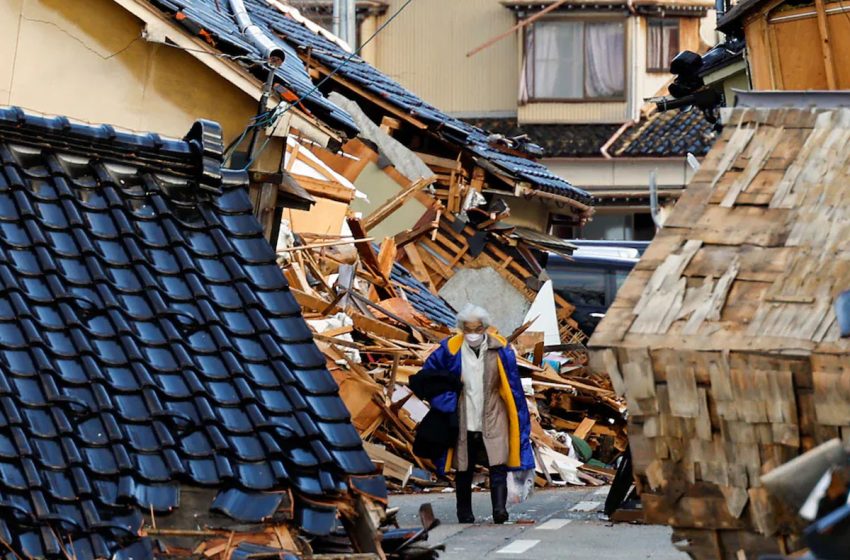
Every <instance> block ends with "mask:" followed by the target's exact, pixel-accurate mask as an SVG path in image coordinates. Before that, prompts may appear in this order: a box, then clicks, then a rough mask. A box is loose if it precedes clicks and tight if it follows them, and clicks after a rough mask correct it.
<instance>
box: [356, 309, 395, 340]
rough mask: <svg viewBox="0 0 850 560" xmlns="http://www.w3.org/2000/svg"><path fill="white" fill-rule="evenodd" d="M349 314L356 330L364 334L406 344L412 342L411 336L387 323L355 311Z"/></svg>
mask: <svg viewBox="0 0 850 560" xmlns="http://www.w3.org/2000/svg"><path fill="white" fill-rule="evenodd" d="M349 314H350V315H351V319H352V320H353V321H354V328H355V329H356V330H358V331H361V332H363V333H364V334H368V335H377V336H380V337H382V338H389V339H392V340H403V341H405V342H406V341H408V340H410V336H409V335H408V334H407V332H406V331H404V330H402V329H400V328H398V327H394V326H392V325H390V324H389V323H387V322H386V321H379V320H378V319H373V318H371V317H367V316H366V315H363V314H361V313H356V312H353V311H351V312H349Z"/></svg>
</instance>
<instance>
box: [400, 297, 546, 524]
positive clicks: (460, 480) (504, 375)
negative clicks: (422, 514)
mask: <svg viewBox="0 0 850 560" xmlns="http://www.w3.org/2000/svg"><path fill="white" fill-rule="evenodd" d="M457 326H458V330H459V331H460V332H459V333H458V334H457V335H455V336H452V337H450V338H447V339H446V340H443V341H442V342H441V343H440V346H439V348H437V349H436V350H435V351H434V352H433V353H432V354H431V355H430V356H429V357H428V359H427V360H426V361H425V365H424V366H423V368H422V371H421V372H420V373H419V374H417V376H416V377H419V379H418V384H417V385H419V386H420V387H428V388H429V389H430V394H426V395H425V396H424V397H423V398H427V399H428V400H429V401H430V403H431V407H432V409H436V410H437V411H439V412H438V413H437V414H443V415H453V414H454V415H456V422H457V440H456V442H455V443H454V446H453V447H451V446H450V448H449V449H447V450H446V452H445V454H444V455H442V456H440V457H438V458H436V460H435V462H436V463H437V467H438V468H439V469H440V470H441V471H443V472H446V471H448V470H450V469H451V468H454V469H455V470H456V475H455V486H456V495H457V517H458V521H459V522H460V523H473V522H474V521H475V517H474V515H473V513H472V476H473V473H474V471H475V466H476V465H481V466H484V467H487V468H488V470H489V473H490V500H491V502H492V505H493V521H494V523H504V522H505V521H507V520H508V511H507V507H506V504H507V496H508V488H507V477H508V471H509V470H526V469H530V468H533V467H534V458H533V453H532V450H531V441H530V437H529V436H530V432H531V425H530V422H529V416H528V406H527V405H526V402H525V395H524V394H523V390H522V383H521V381H520V377H519V371H518V369H517V363H516V355H515V354H514V351H513V350H512V349H511V348H510V347H509V346H508V343H507V341H506V340H505V339H504V338H503V337H501V336H499V335H498V334H493V333H488V328H489V327H490V317H489V314H488V313H487V311H486V310H484V309H482V308H480V307H477V306H474V305H467V306H466V307H465V308H464V309H463V310H461V312H460V313H459V314H458V322H457ZM441 378H442V379H441ZM446 378H448V380H449V381H452V380H454V381H455V382H457V381H459V383H456V384H455V389H456V390H452V389H451V388H450V385H447V384H446V383H444V382H443V381H445V380H446ZM411 381H413V380H411ZM413 387H414V383H411V388H413ZM436 387H441V388H440V389H436V391H443V392H439V393H437V394H434V392H435V388H436ZM443 388H446V389H448V390H443ZM414 391H416V389H415V388H414ZM425 392H426V393H427V392H428V391H427V390H426V391H425ZM417 435H418V434H417Z"/></svg>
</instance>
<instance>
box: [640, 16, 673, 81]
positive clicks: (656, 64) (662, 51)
mask: <svg viewBox="0 0 850 560" xmlns="http://www.w3.org/2000/svg"><path fill="white" fill-rule="evenodd" d="M646 29H647V31H646V69H647V70H648V71H649V72H669V71H670V62H671V61H672V60H673V57H674V56H676V55H677V54H679V20H678V19H662V18H650V19H649V20H648V21H647V26H646Z"/></svg>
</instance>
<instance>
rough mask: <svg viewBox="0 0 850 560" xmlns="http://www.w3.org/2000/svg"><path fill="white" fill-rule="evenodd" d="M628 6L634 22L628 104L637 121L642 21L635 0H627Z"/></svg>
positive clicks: (629, 116) (638, 112)
mask: <svg viewBox="0 0 850 560" xmlns="http://www.w3.org/2000/svg"><path fill="white" fill-rule="evenodd" d="M626 7H627V8H628V10H629V14H630V15H631V17H630V18H629V21H631V22H632V25H631V29H630V35H631V37H630V38H631V43H632V48H631V49H629V50H630V55H631V62H632V64H631V72H630V75H629V87H630V88H631V91H630V92H629V104H628V111H629V114H628V118H630V119H632V120H633V121H636V120H638V119H640V107H641V103H640V101H638V97H637V96H638V32H639V31H640V22H639V21H638V17H639V16H638V13H637V9H636V8H635V4H634V0H626Z"/></svg>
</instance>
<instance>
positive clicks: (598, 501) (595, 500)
mask: <svg viewBox="0 0 850 560" xmlns="http://www.w3.org/2000/svg"><path fill="white" fill-rule="evenodd" d="M607 492H608V488H607V487H602V488H589V489H588V488H572V487H571V488H564V489H557V490H543V491H538V492H536V493H535V494H534V495H533V496H532V497H531V499H530V500H529V501H528V502H526V503H524V504H520V505H517V506H513V507H512V508H511V521H512V522H511V523H510V524H506V525H501V526H499V525H493V523H492V522H493V520H492V515H491V511H490V495H489V494H488V493H486V492H479V493H475V494H474V495H473V509H474V511H475V513H476V523H475V525H459V524H458V523H457V518H456V516H455V513H454V504H455V499H454V494H441V493H433V494H410V495H402V496H392V497H390V505H391V506H396V507H399V508H400V511H399V516H398V519H399V522H400V523H401V525H402V526H405V527H415V526H418V525H419V517H418V510H419V505H420V504H422V503H425V502H431V505H432V506H433V508H434V513H435V514H436V515H437V517H438V518H439V519H440V520H441V521H442V523H443V524H442V525H441V526H440V527H438V528H437V529H436V530H435V531H434V532H432V533H431V536H430V539H429V542H430V543H433V544H436V543H445V545H446V551H445V552H444V553H443V554H442V555H441V556H440V558H442V559H446V560H455V559H458V560H473V559H476V558H494V559H499V560H510V559H511V558H522V559H523V560H554V559H556V558H557V559H561V558H568V559H569V560H609V559H610V560H615V559H616V560H621V559H629V560H641V559H652V560H687V558H688V557H687V555H685V554H684V553H682V552H679V551H677V550H676V549H675V548H674V547H673V545H672V544H671V543H670V529H669V528H668V527H657V526H651V525H630V524H611V523H609V522H608V521H606V520H605V519H604V517H602V516H601V514H600V513H599V512H600V510H601V509H602V503H603V502H604V501H605V495H606V494H607Z"/></svg>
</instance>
